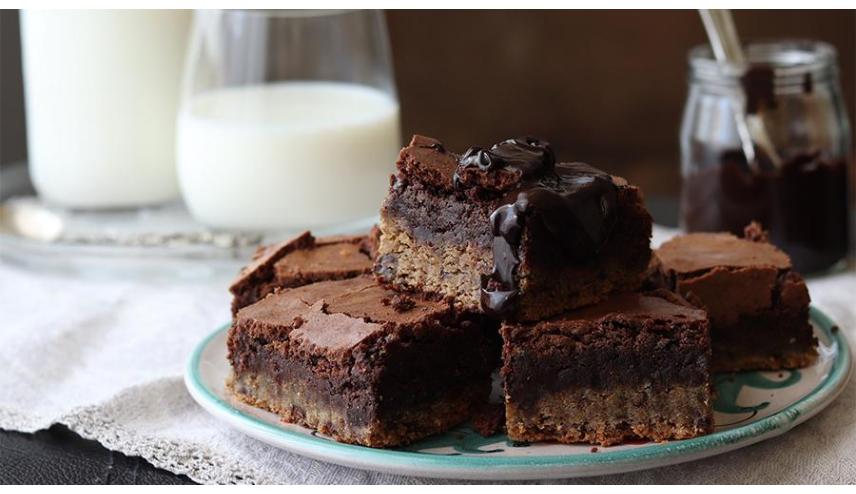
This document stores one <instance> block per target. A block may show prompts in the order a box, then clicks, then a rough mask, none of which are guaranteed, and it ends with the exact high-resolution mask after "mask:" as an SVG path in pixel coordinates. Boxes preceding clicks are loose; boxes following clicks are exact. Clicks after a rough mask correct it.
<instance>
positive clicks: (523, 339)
mask: <svg viewBox="0 0 856 494" xmlns="http://www.w3.org/2000/svg"><path fill="white" fill-rule="evenodd" d="M708 331H709V327H708V320H707V316H706V314H705V312H704V311H703V310H700V309H697V308H695V307H693V306H691V305H690V304H689V303H687V302H686V301H684V300H682V299H680V297H678V296H676V295H675V294H673V293H671V292H668V291H666V290H658V291H654V292H648V293H644V294H639V293H625V294H617V295H613V296H612V297H610V298H609V299H607V300H606V301H604V302H601V303H599V304H597V305H594V306H590V307H586V308H583V309H578V310H575V311H571V312H568V313H566V314H563V315H561V316H557V317H554V318H551V319H548V320H545V321H541V322H537V323H529V324H527V323H505V324H504V325H503V326H502V328H501V334H502V339H503V350H502V358H503V367H502V376H503V378H504V380H505V407H506V427H507V430H508V437H509V438H511V439H513V440H517V441H545V440H554V441H559V442H563V443H575V442H588V443H592V444H601V445H604V446H608V445H611V444H617V443H620V442H622V441H624V440H626V439H634V438H638V439H651V440H654V441H664V440H668V439H684V438H690V437H694V436H698V435H702V434H707V433H710V432H712V431H713V412H712V409H711V405H712V394H711V393H712V388H711V384H710V371H709V366H710V338H709V333H708Z"/></svg>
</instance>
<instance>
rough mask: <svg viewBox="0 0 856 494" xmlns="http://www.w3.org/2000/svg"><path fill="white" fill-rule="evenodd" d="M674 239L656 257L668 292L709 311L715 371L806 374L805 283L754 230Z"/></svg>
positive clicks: (811, 356) (811, 348) (810, 347)
mask: <svg viewBox="0 0 856 494" xmlns="http://www.w3.org/2000/svg"><path fill="white" fill-rule="evenodd" d="M746 235H747V237H748V238H743V239H741V238H738V237H736V236H734V235H732V234H730V233H692V234H688V235H682V236H679V237H675V238H674V239H672V240H670V241H668V242H666V243H664V244H663V245H662V246H661V247H660V248H659V249H658V250H657V252H656V259H657V261H656V265H657V270H656V276H657V280H658V281H659V283H661V284H662V285H663V286H665V287H667V288H669V289H671V290H673V291H675V292H676V293H679V294H680V295H682V296H684V297H686V299H687V300H689V301H690V302H691V303H693V304H695V305H696V306H698V307H702V308H704V309H705V310H707V312H708V315H709V316H710V322H711V338H712V342H713V369H714V371H716V372H735V371H742V370H779V369H793V368H798V367H804V366H807V365H810V364H811V363H813V362H814V360H815V359H816V357H817V351H816V350H815V347H816V346H817V339H816V338H815V337H814V332H813V330H812V328H811V325H810V324H809V320H808V307H809V302H810V299H809V294H808V289H807V288H806V285H805V281H803V279H802V277H801V276H800V275H799V274H798V273H796V272H795V271H793V270H792V268H791V261H790V259H789V258H788V256H787V255H786V254H785V253H784V252H782V251H781V250H779V249H777V248H776V247H775V246H773V245H772V244H770V243H768V242H767V241H766V236H765V235H764V234H763V232H761V231H760V229H759V228H758V226H757V225H750V227H748V229H747V233H746Z"/></svg>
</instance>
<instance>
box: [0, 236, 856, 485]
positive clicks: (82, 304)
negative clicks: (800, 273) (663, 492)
mask: <svg viewBox="0 0 856 494" xmlns="http://www.w3.org/2000/svg"><path fill="white" fill-rule="evenodd" d="M664 234H665V231H664V230H662V229H660V230H658V231H657V235H655V241H656V240H658V239H659V238H662V236H663V235H664ZM228 281H229V275H228V274H224V276H223V278H222V279H218V280H210V279H209V280H207V281H204V282H192V281H184V282H165V281H138V280H135V281H131V280H123V281H117V280H104V279H101V280H95V279H80V278H77V277H69V276H61V275H55V274H48V273H36V272H32V271H28V270H25V269H23V268H19V267H15V266H11V265H8V264H3V263H0V315H2V327H0V366H2V371H0V428H2V429H7V430H18V431H24V432H32V431H36V430H39V429H43V428H47V427H49V426H50V425H51V424H54V423H62V424H65V425H67V426H68V427H69V428H70V429H72V430H74V431H75V432H77V433H79V434H80V435H82V436H83V437H86V438H90V439H94V440H97V441H98V442H100V443H101V444H103V445H104V446H106V447H107V448H110V449H112V450H116V451H121V452H122V453H125V454H127V455H136V456H141V457H143V458H145V459H146V460H148V461H149V462H151V463H152V464H154V465H155V466H158V467H161V468H165V469H167V470H169V471H171V472H175V473H179V474H185V475H187V476H189V477H190V478H192V479H193V480H196V481H198V482H203V483H433V482H438V480H431V479H420V478H414V477H398V476H392V475H385V474H378V473H372V472H366V471H360V470H355V469H351V468H344V467H340V466H336V465H332V464H328V463H323V462H319V461H314V460H310V459H306V458H303V457H300V456H296V455H293V454H289V453H286V452H284V451H281V450H278V449H276V448H273V447H270V446H267V445H265V444H263V443H261V442H259V441H256V440H254V439H250V438H248V437H246V436H244V435H243V434H241V433H239V432H236V431H234V430H232V429H230V428H229V427H228V426H226V425H224V424H222V423H220V422H218V421H217V420H215V419H214V418H213V417H211V416H209V415H208V414H207V413H206V412H204V411H203V410H202V409H201V408H200V407H199V406H197V405H196V404H195V403H194V402H193V400H192V399H191V398H190V396H189V395H188V394H187V392H186V391H185V388H184V384H183V382H182V372H183V367H184V364H185V361H186V358H187V356H188V354H189V353H190V351H191V350H192V349H193V347H194V346H195V345H196V344H197V343H198V342H199V341H200V339H202V338H203V337H204V336H206V335H207V334H209V333H210V332H211V331H213V330H214V329H215V328H217V327H218V326H220V325H222V324H223V323H224V322H226V321H227V320H228V319H229V296H228V293H227V292H226V288H225V287H226V285H227V283H228ZM809 289H810V292H811V296H812V299H813V303H814V304H816V305H817V306H818V307H820V308H821V309H822V310H823V311H825V312H826V313H827V314H829V315H830V316H831V317H832V318H833V320H835V321H836V322H838V324H839V325H840V326H841V329H842V331H843V332H844V334H845V335H846V336H847V338H848V339H849V341H851V342H856V273H854V272H852V271H850V272H845V273H840V274H836V275H833V276H829V277H825V278H819V279H814V280H811V281H810V282H809ZM440 482H442V481H440ZM455 482H457V481H455ZM567 482H586V483H606V482H608V483H625V482H626V483H641V482H656V483H672V482H681V483H713V482H717V483H749V482H763V483H854V482H856V380H854V381H852V382H851V383H850V384H849V385H848V386H847V389H846V390H845V391H844V393H843V394H842V395H841V396H840V397H839V398H838V400H836V401H835V402H834V403H833V404H832V405H830V406H829V408H827V409H826V410H825V411H824V412H822V413H821V414H819V415H818V416H817V417H815V418H813V419H811V420H810V421H808V422H807V423H805V424H803V425H800V426H798V427H797V428H796V429H794V430H792V431H790V432H788V433H787V434H785V435H783V436H780V437H778V438H774V439H771V440H768V441H765V442H763V443H760V444H757V445H754V446H750V447H747V448H744V449H741V450H738V451H734V452H731V453H727V454H724V455H721V456H718V457H714V458H709V459H705V460H700V461H696V462H692V463H687V464H683V465H677V466H672V467H664V468H658V469H654V470H648V471H643V472H635V473H628V474H620V475H613V476H606V477H594V478H588V479H577V480H573V479H572V480H568V481H567Z"/></svg>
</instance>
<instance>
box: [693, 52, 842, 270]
mask: <svg viewBox="0 0 856 494" xmlns="http://www.w3.org/2000/svg"><path fill="white" fill-rule="evenodd" d="M746 56H747V60H748V69H747V68H744V67H737V66H722V65H720V64H719V63H717V62H716V61H715V60H714V59H713V56H712V54H711V51H710V49H709V47H707V46H699V47H696V48H694V49H693V50H691V51H690V54H689V64H690V78H689V94H688V97H687V102H686V106H685V108H684V117H683V122H682V124H681V167H682V170H681V171H682V176H683V188H682V194H681V226H682V227H683V228H684V229H686V230H688V231H731V232H733V233H735V234H741V233H742V231H743V228H744V227H745V226H746V225H747V224H748V223H749V222H751V221H758V222H760V223H761V225H762V226H763V227H764V229H766V230H768V231H769V232H770V240H771V241H772V242H773V243H774V244H776V245H778V246H779V247H780V248H782V249H783V250H785V251H786V252H787V253H788V254H789V255H790V256H791V258H792V260H793V262H794V265H795V267H796V268H797V269H798V270H800V271H803V272H817V271H821V270H825V269H828V268H830V267H832V266H834V265H836V264H837V263H838V262H839V261H841V260H842V259H844V258H845V257H846V255H847V251H848V241H849V237H848V235H849V234H848V230H849V219H848V198H847V194H848V178H847V176H848V173H849V174H852V173H853V170H852V166H853V163H852V155H851V143H850V128H849V123H848V119H847V112H846V108H845V103H844V101H843V99H842V97H841V87H840V85H839V82H838V65H837V60H836V52H835V49H834V48H833V47H832V46H830V45H828V44H826V43H822V42H815V41H773V42H764V43H755V44H751V45H749V46H748V47H747V48H746ZM738 105H740V106H743V107H744V108H745V112H746V114H748V115H753V116H757V117H760V120H761V121H762V122H763V126H764V128H765V129H766V132H767V134H768V135H769V137H770V140H771V142H772V144H773V148H774V153H775V155H777V156H775V155H773V156H771V154H773V153H767V154H765V153H764V152H763V151H764V148H763V147H762V146H758V145H757V144H756V146H755V150H756V158H755V160H754V161H753V162H751V163H748V162H747V160H746V158H745V155H744V153H743V152H742V151H741V143H740V139H739V136H738V134H737V128H736V127H737V126H736V124H735V113H736V112H735V110H737V109H739V108H740V106H738Z"/></svg>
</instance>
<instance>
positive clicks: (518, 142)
mask: <svg viewBox="0 0 856 494" xmlns="http://www.w3.org/2000/svg"><path fill="white" fill-rule="evenodd" d="M555 163H556V157H555V155H554V154H553V149H552V148H551V147H550V144H549V143H548V142H546V141H543V140H541V139H537V138H535V137H516V138H513V139H506V140H504V141H502V142H499V143H497V144H494V145H493V146H491V147H490V149H484V148H480V147H471V148H469V149H467V151H466V152H465V153H464V154H463V156H461V158H460V159H459V160H458V169H457V171H456V172H455V176H454V178H453V180H454V184H455V187H458V188H460V187H462V186H466V185H471V183H470V182H471V180H468V178H469V177H471V176H474V175H475V176H478V175H481V176H484V175H485V174H491V175H500V174H504V175H509V177H507V178H506V179H505V180H500V181H491V180H481V181H480V183H479V185H481V186H482V187H487V188H492V189H496V190H502V189H504V188H506V187H508V186H509V185H511V186H513V185H514V184H516V183H518V182H519V181H520V180H522V179H525V178H528V177H532V176H536V175H539V174H544V173H548V172H552V170H553V166H554V165H555Z"/></svg>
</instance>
